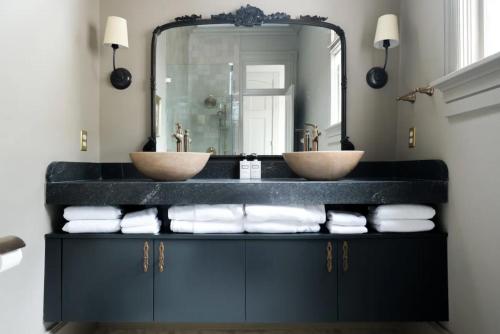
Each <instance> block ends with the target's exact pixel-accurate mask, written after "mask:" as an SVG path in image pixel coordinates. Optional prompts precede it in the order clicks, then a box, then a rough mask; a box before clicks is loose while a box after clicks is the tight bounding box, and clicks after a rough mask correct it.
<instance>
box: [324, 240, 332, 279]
mask: <svg viewBox="0 0 500 334" xmlns="http://www.w3.org/2000/svg"><path fill="white" fill-rule="evenodd" d="M326 269H327V270H328V272H329V273H331V272H332V271H333V246H332V242H331V241H328V243H327V244H326Z"/></svg>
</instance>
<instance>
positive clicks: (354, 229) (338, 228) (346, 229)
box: [326, 222, 368, 234]
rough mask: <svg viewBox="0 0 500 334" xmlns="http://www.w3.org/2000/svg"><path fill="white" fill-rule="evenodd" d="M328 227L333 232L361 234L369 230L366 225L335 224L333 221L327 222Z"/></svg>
mask: <svg viewBox="0 0 500 334" xmlns="http://www.w3.org/2000/svg"><path fill="white" fill-rule="evenodd" d="M326 227H327V229H328V231H329V232H330V233H331V234H361V233H367V232H368V229H367V228H366V226H346V225H335V224H333V223H332V222H327V223H326Z"/></svg>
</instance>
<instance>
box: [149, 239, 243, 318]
mask: <svg viewBox="0 0 500 334" xmlns="http://www.w3.org/2000/svg"><path fill="white" fill-rule="evenodd" d="M161 245H163V250H162V249H161V248H160V247H161ZM244 245H245V243H244V241H242V240H163V241H156V242H155V252H156V257H155V301H154V304H155V307H154V313H155V321H159V322H243V321H244V320H245V248H244ZM162 254H163V257H164V260H163V271H161V270H160V267H159V266H160V262H161V255H162Z"/></svg>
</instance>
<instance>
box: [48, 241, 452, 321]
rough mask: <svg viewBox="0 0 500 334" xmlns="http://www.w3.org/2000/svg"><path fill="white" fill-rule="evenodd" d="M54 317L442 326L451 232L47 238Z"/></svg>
mask: <svg viewBox="0 0 500 334" xmlns="http://www.w3.org/2000/svg"><path fill="white" fill-rule="evenodd" d="M45 259H46V265H45V307H44V319H45V320H46V321H99V322H153V321H156V322H179V323H182V322H189V323H195V322H202V323H243V322H247V323H292V322H301V323H328V322H335V321H446V320H447V319H448V291H447V263H446V259H447V256H446V234H445V233H441V232H430V233H410V234H381V233H368V234H366V235H357V236H341V235H328V234H321V233H319V234H310V235H258V234H240V235H188V234H184V235H183V234H163V235H156V236H148V237H147V239H145V238H144V237H143V236H141V235H121V234H103V235H91V234H87V235H68V234H50V235H47V237H46V258H45Z"/></svg>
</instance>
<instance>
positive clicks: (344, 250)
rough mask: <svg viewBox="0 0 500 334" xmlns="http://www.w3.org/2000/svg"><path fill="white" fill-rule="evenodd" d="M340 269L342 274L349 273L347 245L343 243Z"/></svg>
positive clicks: (345, 242)
mask: <svg viewBox="0 0 500 334" xmlns="http://www.w3.org/2000/svg"><path fill="white" fill-rule="evenodd" d="M342 268H343V269H344V272H347V271H349V243H348V242H347V241H344V244H343V245H342Z"/></svg>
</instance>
